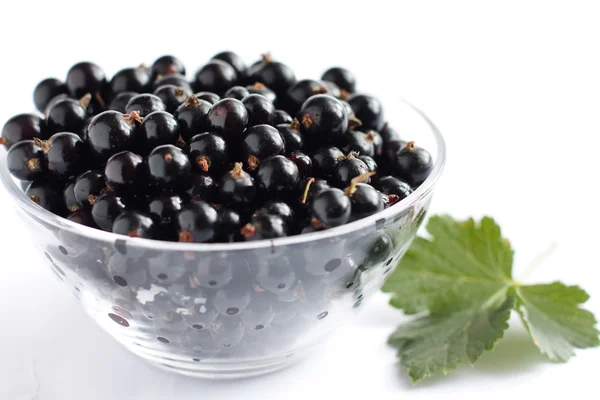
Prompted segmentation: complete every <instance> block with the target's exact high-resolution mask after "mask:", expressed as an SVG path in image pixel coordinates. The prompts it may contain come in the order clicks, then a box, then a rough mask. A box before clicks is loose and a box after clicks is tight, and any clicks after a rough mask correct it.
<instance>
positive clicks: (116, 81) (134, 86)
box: [109, 66, 150, 95]
mask: <svg viewBox="0 0 600 400" xmlns="http://www.w3.org/2000/svg"><path fill="white" fill-rule="evenodd" d="M149 82H150V76H148V71H147V70H146V68H145V67H144V66H139V67H137V68H124V69H122V70H120V71H119V72H117V73H116V74H115V75H114V76H113V77H112V79H111V80H110V84H109V87H110V92H111V94H112V95H116V94H119V93H122V92H138V93H142V92H146V91H147V90H148V86H149V85H148V84H149Z"/></svg>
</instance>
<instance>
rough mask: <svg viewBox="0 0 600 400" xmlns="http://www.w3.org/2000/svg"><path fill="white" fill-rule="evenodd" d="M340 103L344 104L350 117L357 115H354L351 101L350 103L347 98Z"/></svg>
mask: <svg viewBox="0 0 600 400" xmlns="http://www.w3.org/2000/svg"><path fill="white" fill-rule="evenodd" d="M340 103H342V105H343V106H344V111H346V115H347V116H348V118H350V117H356V116H355V115H354V110H353V109H352V106H351V105H350V103H348V102H347V101H346V100H340Z"/></svg>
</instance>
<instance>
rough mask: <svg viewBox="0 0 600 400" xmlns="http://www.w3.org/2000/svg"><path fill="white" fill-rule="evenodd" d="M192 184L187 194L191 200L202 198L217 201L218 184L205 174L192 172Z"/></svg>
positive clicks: (210, 201) (209, 201)
mask: <svg viewBox="0 0 600 400" xmlns="http://www.w3.org/2000/svg"><path fill="white" fill-rule="evenodd" d="M191 184H192V186H191V187H190V188H189V189H188V190H187V194H188V195H189V196H190V197H191V198H192V199H193V200H203V201H206V202H207V203H217V202H219V184H218V182H217V181H215V180H214V179H213V178H212V176H210V175H207V174H192V179H191Z"/></svg>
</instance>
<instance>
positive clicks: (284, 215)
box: [253, 200, 294, 226]
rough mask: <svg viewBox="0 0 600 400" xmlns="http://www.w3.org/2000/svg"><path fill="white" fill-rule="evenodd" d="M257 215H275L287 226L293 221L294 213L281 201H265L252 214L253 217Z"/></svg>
mask: <svg viewBox="0 0 600 400" xmlns="http://www.w3.org/2000/svg"><path fill="white" fill-rule="evenodd" d="M259 214H269V215H276V216H278V217H280V218H281V219H283V222H285V223H286V224H287V225H288V226H289V224H291V223H292V222H293V221H294V211H293V210H292V208H291V207H290V206H289V205H288V204H287V203H284V202H283V201H273V200H269V201H267V202H266V203H265V204H263V206H262V207H261V208H259V209H258V210H257V211H256V212H255V213H254V214H253V216H256V215H259Z"/></svg>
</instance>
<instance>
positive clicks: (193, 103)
mask: <svg viewBox="0 0 600 400" xmlns="http://www.w3.org/2000/svg"><path fill="white" fill-rule="evenodd" d="M183 105H184V106H185V107H197V106H199V105H200V99H199V98H198V97H197V96H196V95H195V94H193V95H191V96H190V97H188V99H187V100H186V101H185V103H183Z"/></svg>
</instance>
